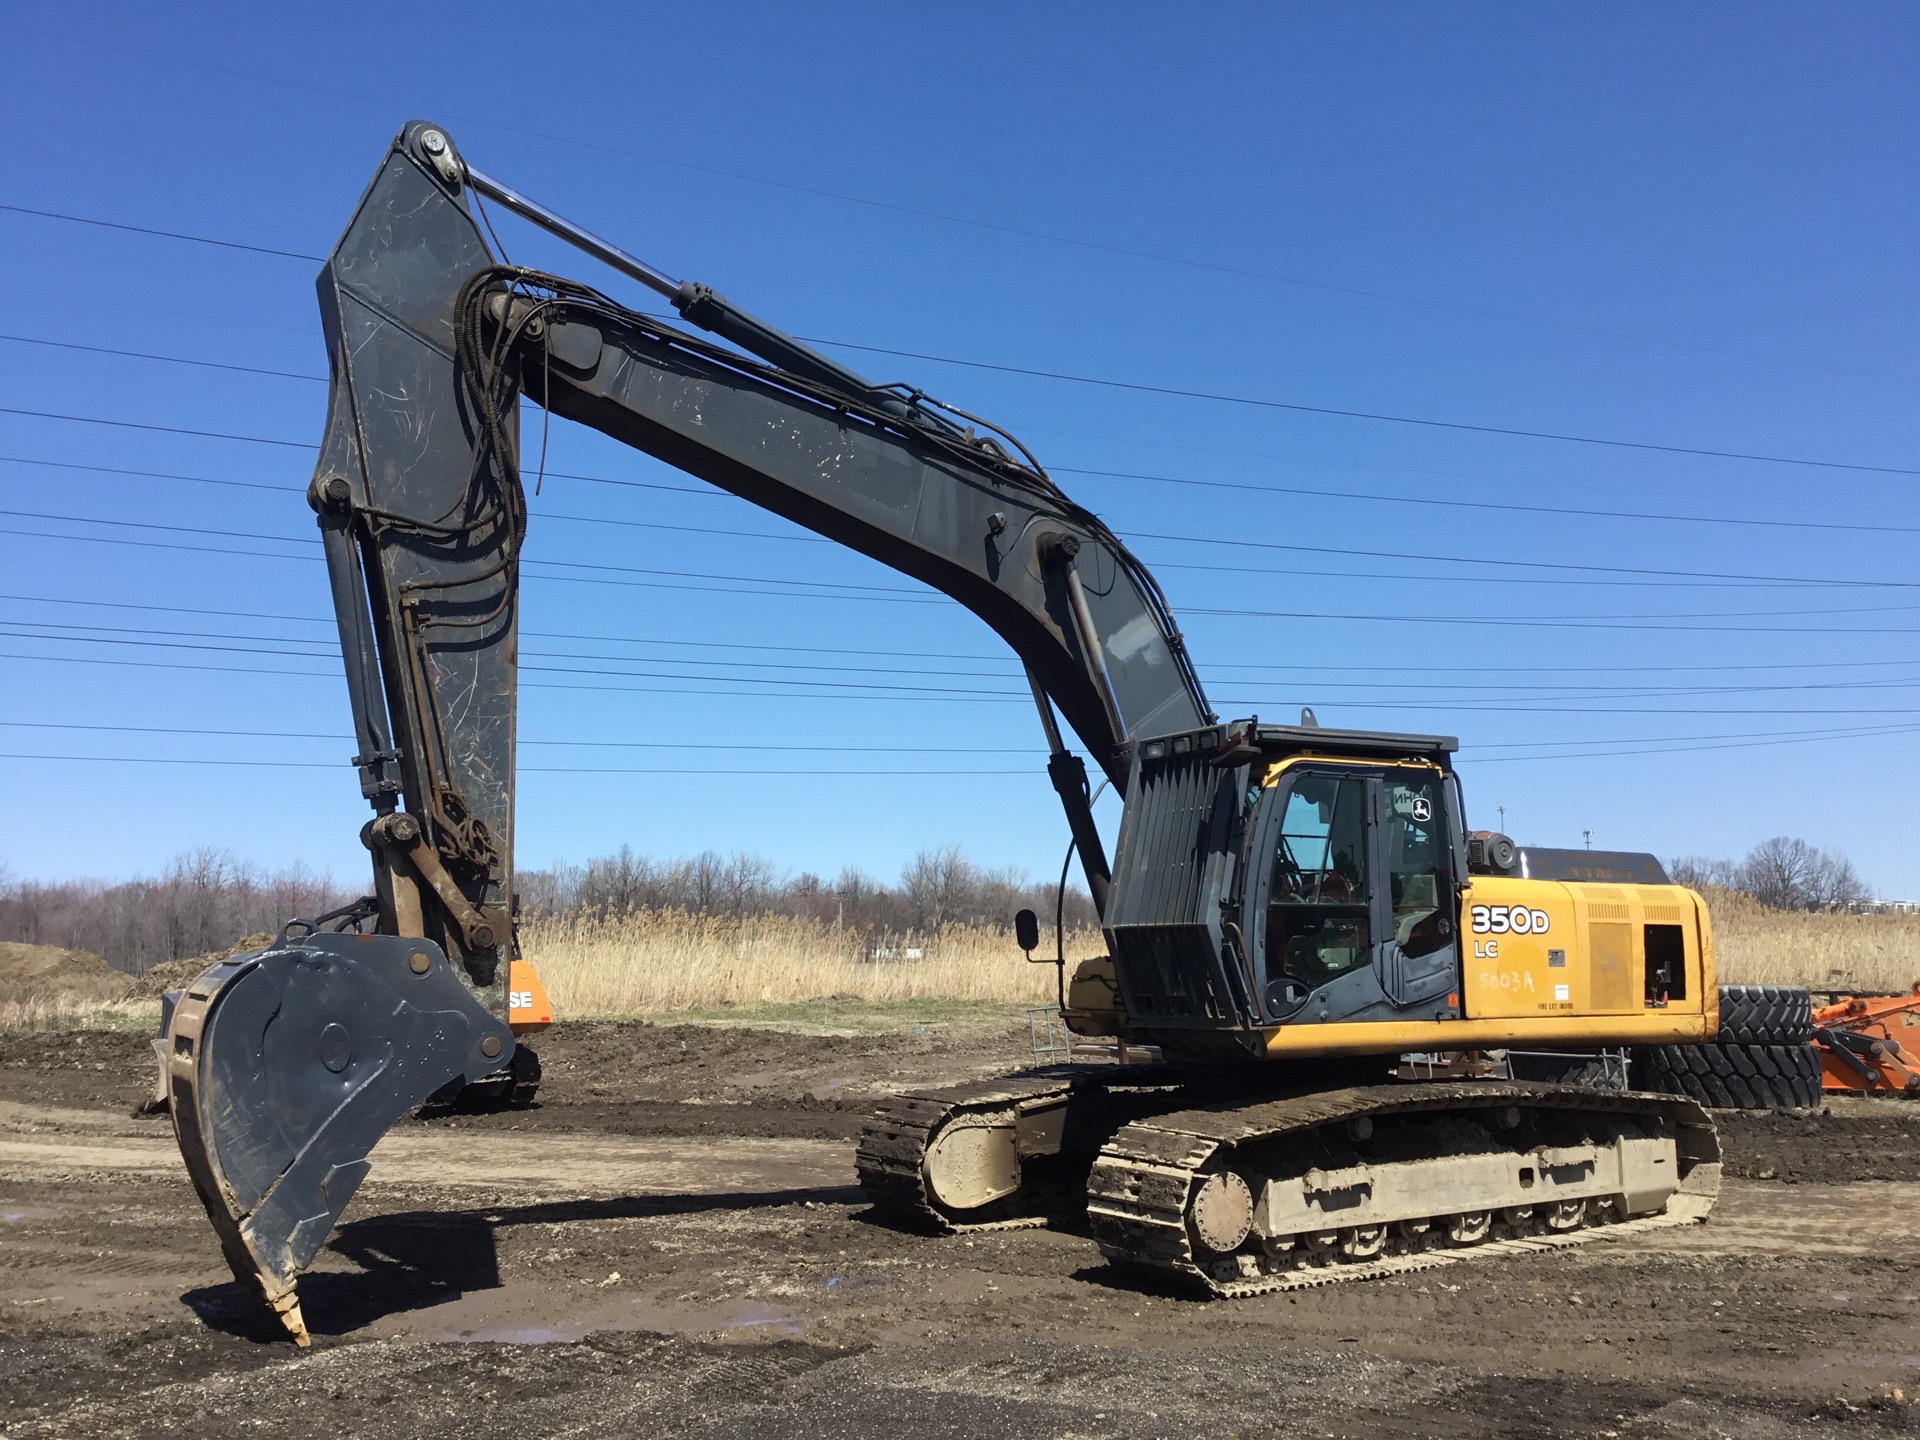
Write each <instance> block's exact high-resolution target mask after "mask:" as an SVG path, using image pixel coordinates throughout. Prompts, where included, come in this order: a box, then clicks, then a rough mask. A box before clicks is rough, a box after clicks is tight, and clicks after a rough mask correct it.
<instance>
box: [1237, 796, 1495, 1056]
mask: <svg viewBox="0 0 1920 1440" xmlns="http://www.w3.org/2000/svg"><path fill="white" fill-rule="evenodd" d="M1448 793H1449V792H1448V791H1447V787H1446V783H1445V779H1444V777H1443V776H1442V774H1441V772H1439V771H1438V770H1433V769H1428V768H1426V767H1419V768H1415V767H1406V768H1404V769H1402V768H1398V767H1392V766H1384V767H1374V766H1366V767H1362V766H1351V765H1339V766H1335V765H1325V766H1324V768H1323V766H1322V765H1321V764H1318V763H1314V762H1309V763H1308V764H1306V765H1302V766H1299V767H1297V768H1291V767H1290V768H1289V769H1288V770H1287V771H1285V772H1284V773H1283V774H1282V775H1281V776H1280V777H1279V778H1278V780H1277V781H1276V783H1275V784H1274V785H1273V786H1271V787H1270V788H1269V789H1268V790H1267V791H1266V793H1265V794H1264V795H1263V796H1262V797H1261V802H1260V813H1259V815H1258V816H1257V818H1256V820H1255V823H1254V824H1253V825H1252V826H1251V827H1249V840H1250V844H1249V854H1248V858H1247V866H1246V871H1245V873H1246V875H1247V892H1246V900H1245V903H1244V904H1243V906H1242V912H1241V913H1242V921H1243V925H1244V928H1245V930H1246V938H1247V941H1248V948H1249V950H1250V952H1251V955H1252V957H1253V959H1254V963H1255V965H1256V966H1257V972H1258V973H1257V976H1256V981H1255V985H1256V991H1257V993H1258V995H1259V998H1260V1002H1261V1008H1262V1013H1263V1015H1264V1016H1265V1018H1266V1019H1267V1020H1269V1021H1286V1020H1306V1021H1315V1022H1318V1021H1338V1020H1376V1019H1377V1020H1387V1019H1397V1018H1401V1017H1402V1016H1404V1015H1405V1013H1406V1012H1407V1011H1409V1010H1412V1011H1414V1012H1415V1013H1417V1014H1419V1015H1420V1016H1421V1017H1422V1018H1428V1019H1430V1018H1432V1014H1433V1009H1434V1001H1435V1000H1436V999H1438V998H1441V997H1444V996H1446V995H1447V994H1448V993H1449V992H1451V991H1456V990H1457V989H1458V976H1459V946H1458V936H1457V935H1456V934H1455V930H1456V925H1457V922H1456V918H1455V916H1454V913H1453V911H1454V906H1455V894H1454V882H1453V857H1452V840H1451V834H1452V831H1451V827H1450V825H1449V820H1448V811H1447V810H1446V808H1445V805H1446V796H1447V794H1448Z"/></svg>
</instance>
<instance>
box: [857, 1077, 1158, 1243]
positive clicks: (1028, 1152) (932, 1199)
mask: <svg viewBox="0 0 1920 1440" xmlns="http://www.w3.org/2000/svg"><path fill="white" fill-rule="evenodd" d="M1176 1081H1177V1076H1176V1075H1175V1074H1174V1073H1173V1071H1172V1070H1171V1069H1169V1068H1168V1067H1164V1066H1157V1065H1137V1066H1134V1065H1129V1066H1124V1067H1122V1066H1115V1065H1075V1066H1057V1067H1051V1068H1048V1069H1044V1070H1031V1071H1027V1072H1024V1073H1022V1074H1018V1075H1009V1076H1006V1077H1004V1078H1002V1079H997V1080H981V1081H974V1082H971V1083H969V1084H964V1085H950V1086H944V1087H941V1088H939V1089H932V1090H914V1091H908V1092H906V1093H904V1094H900V1095H894V1096H889V1097H888V1098H887V1099H885V1100H882V1101H881V1102H880V1104H879V1106H878V1107H877V1109H876V1110H875V1112H874V1115H873V1118H872V1119H870V1120H869V1121H868V1122H867V1123H866V1125H865V1127H864V1128H863V1129H862V1130H861V1134H860V1144H859V1148H858V1150H857V1151H856V1152H855V1163H856V1165H857V1167H858V1170H859V1175H860V1186H861V1188H862V1189H863V1190H865V1191H866V1193H867V1198H868V1200H870V1201H871V1202H872V1203H873V1206H874V1208H875V1210H876V1211H878V1212H879V1214H880V1216H881V1217H882V1218H884V1219H886V1220H887V1221H889V1222H891V1223H894V1224H899V1225H904V1226H906V1227H908V1228H911V1229H916V1230H930V1231H933V1232H935V1233H937V1234H943V1235H957V1234H974V1233H978V1232H981V1231H989V1230H1024V1229H1033V1228H1035V1227H1038V1226H1042V1225H1045V1224H1046V1223H1047V1221H1048V1219H1049V1218H1050V1216H1051V1214H1052V1213H1053V1212H1054V1211H1055V1210H1057V1209H1060V1208H1062V1206H1063V1205H1064V1206H1068V1207H1077V1206H1078V1203H1079V1199H1080V1196H1079V1185H1078V1184H1077V1183H1062V1182H1063V1181H1067V1182H1077V1180H1078V1175H1077V1174H1076V1173H1073V1172H1074V1168H1075V1167H1074V1160H1073V1155H1074V1153H1076V1152H1077V1153H1078V1154H1079V1155H1080V1157H1081V1159H1080V1165H1079V1169H1080V1170H1084V1168H1085V1165H1086V1164H1088V1163H1090V1162H1091V1161H1092V1159H1093V1152H1094V1151H1095V1150H1096V1149H1097V1147H1098V1143H1099V1141H1100V1140H1102V1139H1104V1138H1105V1137H1106V1136H1107V1135H1110V1134H1111V1133H1112V1132H1113V1130H1115V1129H1117V1128H1119V1126H1120V1125H1122V1124H1124V1123H1126V1122H1127V1120H1129V1119H1132V1118H1134V1117H1136V1116H1137V1115H1139V1114H1142V1113H1146V1112H1147V1111H1148V1110H1150V1109H1152V1108H1155V1101H1156V1099H1157V1100H1158V1107H1159V1108H1164V1106H1165V1105H1166V1103H1168V1102H1167V1100H1166V1098H1165V1097H1166V1096H1167V1095H1168V1094H1169V1093H1170V1092H1171V1087H1172V1086H1173V1085H1174V1084H1175V1083H1176ZM1069 1110H1071V1111H1072V1112H1073V1117H1074V1130H1075V1132H1076V1133H1075V1136H1074V1139H1073V1141H1072V1142H1071V1145H1070V1146H1069V1145H1068V1144H1067V1143H1066V1133H1067V1127H1066V1125H1065V1123H1064V1122H1065V1117H1066V1114H1067V1112H1068V1111H1069ZM1089 1124H1091V1125H1092V1126H1095V1127H1098V1128H1097V1129H1096V1130H1093V1131H1089V1128H1088V1127H1089ZM1062 1158H1064V1165H1062V1166H1060V1167H1058V1168H1059V1169H1060V1170H1061V1171H1063V1172H1065V1173H1063V1174H1049V1175H1046V1176H1044V1177H1042V1176H1041V1174H1040V1173H1039V1172H1040V1171H1042V1170H1044V1169H1045V1168H1047V1167H1045V1166H1044V1165H1042V1166H1035V1165H1033V1164H1032V1162H1033V1161H1035V1160H1056V1159H1062ZM930 1161H931V1164H930V1163H929V1162H930ZM1048 1180H1050V1181H1052V1182H1054V1183H1052V1184H1050V1185H1049V1184H1046V1183H1044V1181H1048ZM943 1182H944V1189H943ZM967 1200H974V1201H976V1202H977V1203H974V1204H965V1203H958V1202H964V1201H967Z"/></svg>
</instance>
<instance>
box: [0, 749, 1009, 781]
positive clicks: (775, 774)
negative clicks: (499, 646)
mask: <svg viewBox="0 0 1920 1440" xmlns="http://www.w3.org/2000/svg"><path fill="white" fill-rule="evenodd" d="M0 760H62V761H77V762H80V763H83V764H88V765H220V766H235V767H241V768H246V769H264V770H341V769H345V768H348V767H349V766H350V765H351V764H352V762H351V761H347V760H340V761H332V762H329V761H324V760H235V759H231V758H227V757H222V758H220V759H214V760H190V759H185V758H181V757H177V756H162V755H28V754H21V753H12V752H0ZM515 768H516V769H517V770H518V771H519V772H520V773H521V774H522V775H699V776H702V777H704V778H707V779H711V778H713V777H715V776H721V775H730V776H733V777H734V778H736V779H741V780H752V781H754V782H755V783H756V784H764V783H765V782H766V781H768V780H770V779H776V780H777V779H781V778H784V777H788V776H793V777H796V778H798V777H802V776H804V777H807V778H813V777H816V776H829V775H831V776H837V777H840V778H843V779H852V778H855V777H859V776H866V777H869V778H873V779H884V778H890V777H894V776H912V777H914V778H916V779H922V778H928V779H930V778H933V777H936V776H938V777H941V778H947V779H951V778H957V777H962V776H975V777H978V776H983V775H1035V774H1038V773H1040V772H1039V770H1037V769H1036V768H1035V767H1033V766H1027V767H1024V768H1020V769H1007V770H928V769H924V768H922V767H920V766H914V767H912V768H910V769H906V770H795V769H793V768H792V767H790V766H786V765H782V766H781V767H780V768H779V769H777V770H758V769H755V770H729V769H726V768H724V767H714V768H711V769H708V768H701V769H697V770H689V769H669V768H665V767H659V766H625V765H520V766H516V767H515Z"/></svg>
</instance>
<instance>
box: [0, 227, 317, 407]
mask: <svg viewBox="0 0 1920 1440" xmlns="http://www.w3.org/2000/svg"><path fill="white" fill-rule="evenodd" d="M4 208H6V207H4V206H0V209H4ZM0 340H6V341H11V342H12V343H13V344H15V345H46V346H49V347H51V348H53V349H56V350H81V351H84V352H86V353H87V354H89V355H117V356H119V357H120V358H122V359H126V360H163V361H165V362H166V363H167V364H169V365H198V366H200V367H201V368H202V369H205V370H232V371H236V372H238V373H239V374H242V375H271V376H273V377H274V378H276V379H279V380H312V381H314V382H316V383H318V384H322V385H324V384H326V381H327V377H326V376H324V375H307V374H303V373H301V372H298V371H294V370H268V369H265V368H263V367H262V366H259V365H232V364H228V363H227V362H225V361H222V360H190V359H188V358H187V357H186V356H184V355H155V354H154V353H152V352H151V351H148V350H115V349H113V348H111V347H110V346H106V345H81V344H79V343H77V342H75V341H72V340H43V339H40V338H38V337H36V336H31V335H5V334H0Z"/></svg>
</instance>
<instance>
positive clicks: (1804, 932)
mask: <svg viewBox="0 0 1920 1440" xmlns="http://www.w3.org/2000/svg"><path fill="white" fill-rule="evenodd" d="M1704 894H1705V895H1706V899H1707V911H1708V913H1709V914H1710V915H1711V916H1712V917H1713V937H1714V949H1715V950H1716V952H1717V953H1718V956H1719V961H1720V979H1721V981H1722V982H1723V983H1726V984H1730V985H1732V984H1747V985H1805V986H1807V987H1809V988H1810V989H1814V990H1861V991H1876V990H1877V991H1903V990H1907V989H1909V988H1910V987H1911V986H1912V985H1913V983H1914V982H1915V981H1917V980H1920V915H1894V914H1887V915H1843V914H1831V913H1821V914H1808V913H1807V912H1805V911H1801V910H1768V909H1767V908H1765V907H1764V906H1762V905H1761V904H1760V902H1759V901H1757V900H1755V899H1754V898H1753V897H1752V896H1751V895H1743V894H1741V893H1740V892H1739V891H1737V890H1723V889H1720V888H1719V887H1717V886H1709V887H1707V889H1706V890H1705V891H1704Z"/></svg>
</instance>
